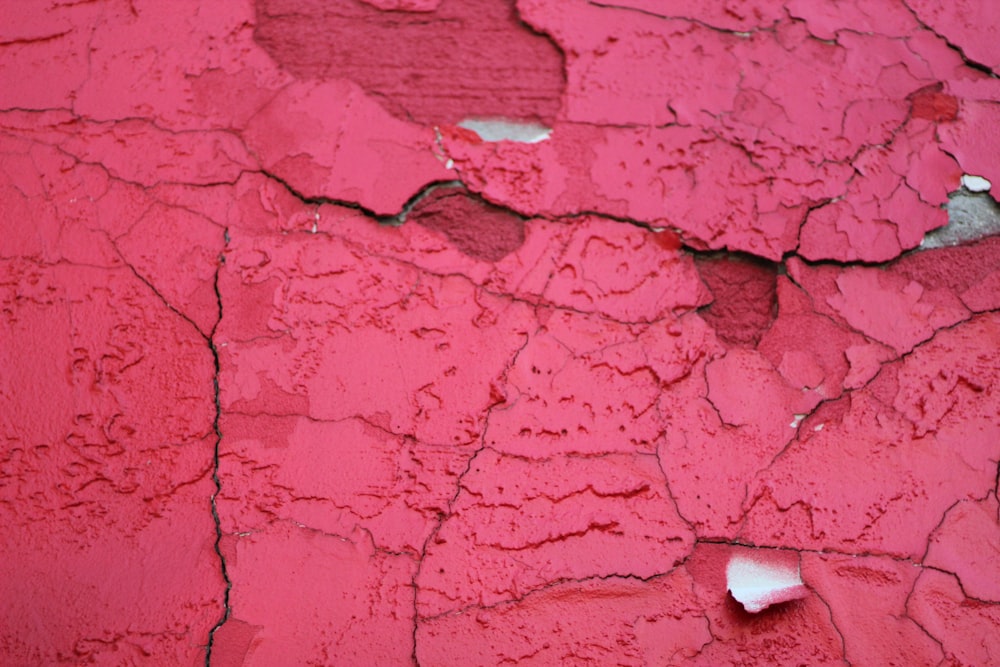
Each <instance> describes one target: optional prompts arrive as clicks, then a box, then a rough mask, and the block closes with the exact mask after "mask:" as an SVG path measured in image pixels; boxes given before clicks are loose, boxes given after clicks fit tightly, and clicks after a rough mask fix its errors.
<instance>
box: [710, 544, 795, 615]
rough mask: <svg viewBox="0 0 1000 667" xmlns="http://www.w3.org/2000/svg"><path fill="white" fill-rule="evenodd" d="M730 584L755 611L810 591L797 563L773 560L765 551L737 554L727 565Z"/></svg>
mask: <svg viewBox="0 0 1000 667" xmlns="http://www.w3.org/2000/svg"><path fill="white" fill-rule="evenodd" d="M726 586H728V588H729V592H730V593H731V594H732V596H733V598H735V599H736V601H737V602H739V603H740V604H742V605H743V608H744V609H746V610H747V611H748V612H750V613H751V614H756V613H757V612H759V611H763V610H764V609H767V608H768V607H770V606H771V605H773V604H778V603H779V602H788V601H789V600H798V599H799V598H804V597H805V596H806V595H807V594H808V589H807V588H806V587H805V585H804V584H803V583H802V576H801V574H800V572H799V568H798V565H797V564H792V563H789V562H787V561H785V562H782V561H780V560H777V559H775V560H770V559H768V558H767V554H766V553H764V552H761V553H759V554H755V555H754V556H753V557H751V556H749V555H746V554H734V555H733V556H732V557H731V558H730V559H729V564H728V565H727V566H726Z"/></svg>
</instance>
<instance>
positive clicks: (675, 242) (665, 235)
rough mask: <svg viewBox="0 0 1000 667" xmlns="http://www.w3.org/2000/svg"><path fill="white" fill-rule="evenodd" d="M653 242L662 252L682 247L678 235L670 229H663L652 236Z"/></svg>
mask: <svg viewBox="0 0 1000 667" xmlns="http://www.w3.org/2000/svg"><path fill="white" fill-rule="evenodd" d="M653 241H655V242H656V245H658V246H660V247H661V248H663V249H664V250H680V249H681V246H682V245H683V244H682V243H681V237H680V235H678V234H677V232H675V231H673V230H670V229H664V230H662V231H660V232H657V233H656V234H654V235H653Z"/></svg>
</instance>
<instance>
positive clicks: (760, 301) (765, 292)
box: [697, 256, 777, 347]
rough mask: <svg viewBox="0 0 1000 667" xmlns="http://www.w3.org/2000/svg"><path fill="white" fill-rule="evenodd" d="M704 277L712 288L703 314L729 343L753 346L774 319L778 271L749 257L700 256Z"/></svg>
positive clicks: (722, 338) (723, 340) (700, 267)
mask: <svg viewBox="0 0 1000 667" xmlns="http://www.w3.org/2000/svg"><path fill="white" fill-rule="evenodd" d="M697 266H698V272H699V274H701V279H702V280H703V281H704V282H705V284H706V285H707V286H708V289H709V290H711V292H712V296H713V297H714V299H713V301H712V303H711V304H710V305H708V306H706V307H705V308H704V309H703V310H701V311H700V312H701V316H702V318H703V319H704V320H705V321H706V322H708V324H710V325H711V326H712V327H714V328H715V331H716V334H717V335H718V336H719V339H720V340H721V341H722V342H723V343H725V344H726V345H730V346H737V347H754V346H756V345H757V343H759V342H760V338H761V336H763V335H764V332H765V331H766V330H767V328H768V327H769V326H770V325H771V322H772V321H774V316H775V303H776V296H775V295H776V291H775V290H776V281H777V271H776V269H775V268H774V266H772V265H770V264H767V263H764V262H760V261H753V260H750V259H740V258H733V257H728V256H725V257H718V258H712V259H699V260H697Z"/></svg>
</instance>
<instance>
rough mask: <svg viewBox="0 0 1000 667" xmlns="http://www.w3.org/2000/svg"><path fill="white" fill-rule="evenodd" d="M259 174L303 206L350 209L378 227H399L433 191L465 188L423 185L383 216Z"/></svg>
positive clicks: (266, 173) (440, 183) (448, 182)
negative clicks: (303, 192)
mask: <svg viewBox="0 0 1000 667" xmlns="http://www.w3.org/2000/svg"><path fill="white" fill-rule="evenodd" d="M260 173H261V174H263V175H264V176H265V177H267V178H269V179H271V180H272V181H274V182H275V183H279V184H280V185H281V186H282V187H283V188H285V190H287V191H288V192H289V194H291V195H292V196H293V197H295V198H296V199H298V200H299V201H300V202H302V203H303V204H309V205H311V206H322V205H323V204H328V205H331V206H341V207H343V208H350V209H353V210H355V211H359V212H360V213H361V214H362V215H364V216H365V217H366V218H371V219H372V220H374V221H375V222H377V223H379V224H380V225H390V226H399V225H401V224H403V223H404V222H405V221H406V216H407V214H409V212H410V210H411V209H413V207H414V206H416V205H417V203H418V202H419V201H420V200H422V199H424V198H425V197H427V195H429V194H430V193H431V192H433V191H434V190H437V189H438V188H464V187H465V184H464V183H462V182H461V181H456V180H440V181H432V182H430V183H428V184H427V185H425V186H424V187H422V188H420V190H419V191H417V192H416V193H415V194H414V195H413V196H412V197H410V198H409V199H407V200H406V203H404V204H403V206H402V207H401V208H400V210H399V213H395V214H393V215H383V214H381V213H376V212H375V211H374V210H372V209H370V208H368V207H366V206H362V205H361V204H359V203H358V202H356V201H350V200H347V199H336V198H333V197H308V196H306V195H304V194H302V193H301V192H299V191H298V190H296V189H295V187H294V186H292V184H291V183H289V182H288V181H286V180H285V179H283V178H281V177H280V176H278V175H277V174H273V173H271V172H269V171H267V170H265V169H262V170H261V171H260ZM469 196H471V197H474V198H477V199H480V200H482V201H485V200H483V199H482V197H480V196H479V195H477V194H475V193H472V192H469Z"/></svg>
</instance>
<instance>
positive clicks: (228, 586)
mask: <svg viewBox="0 0 1000 667" xmlns="http://www.w3.org/2000/svg"><path fill="white" fill-rule="evenodd" d="M226 240H227V242H228V240H229V233H228V231H227V232H226ZM225 262H226V258H225V255H224V254H220V255H219V263H218V265H217V266H216V269H215V276H214V278H213V283H212V287H213V289H214V290H215V298H216V300H217V303H218V308H219V319H218V320H217V321H216V323H215V326H213V327H212V331H211V332H210V333H209V335H208V338H207V340H208V347H209V349H210V350H211V352H212V362H213V364H214V376H213V377H212V389H213V391H214V400H215V419H214V421H213V424H212V428H213V429H214V430H215V450H214V452H213V456H212V481H213V482H214V483H215V491H214V492H213V493H212V498H211V506H212V520H213V521H214V522H215V544H214V549H215V554H216V555H217V556H218V558H219V567H220V569H221V572H222V580H223V581H224V582H225V591H224V592H223V595H222V605H223V610H222V616H221V617H220V618H219V620H218V621H217V622H216V624H215V625H213V626H212V628H211V629H210V630H209V631H208V643H207V644H206V646H205V667H211V664H212V649H213V648H214V647H215V635H216V633H217V632H218V631H219V630H220V629H221V628H222V626H223V625H224V624H225V623H226V621H228V620H229V617H230V614H231V612H232V609H231V608H230V606H229V595H230V593H231V592H232V589H233V581H232V579H230V577H229V569H228V567H227V565H226V557H225V555H224V554H223V553H222V537H223V534H222V521H221V519H220V518H219V507H218V497H219V494H220V493H222V478H221V477H219V452H220V449H221V447H222V429H221V427H220V425H219V420H220V418H221V416H222V403H221V400H220V397H219V368H220V366H219V349H218V347H217V345H216V342H215V335H216V332H217V331H218V328H219V324H220V323H221V322H222V315H223V312H222V293H221V292H220V291H219V274H220V273H221V271H222V267H223V265H224V264H225Z"/></svg>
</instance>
